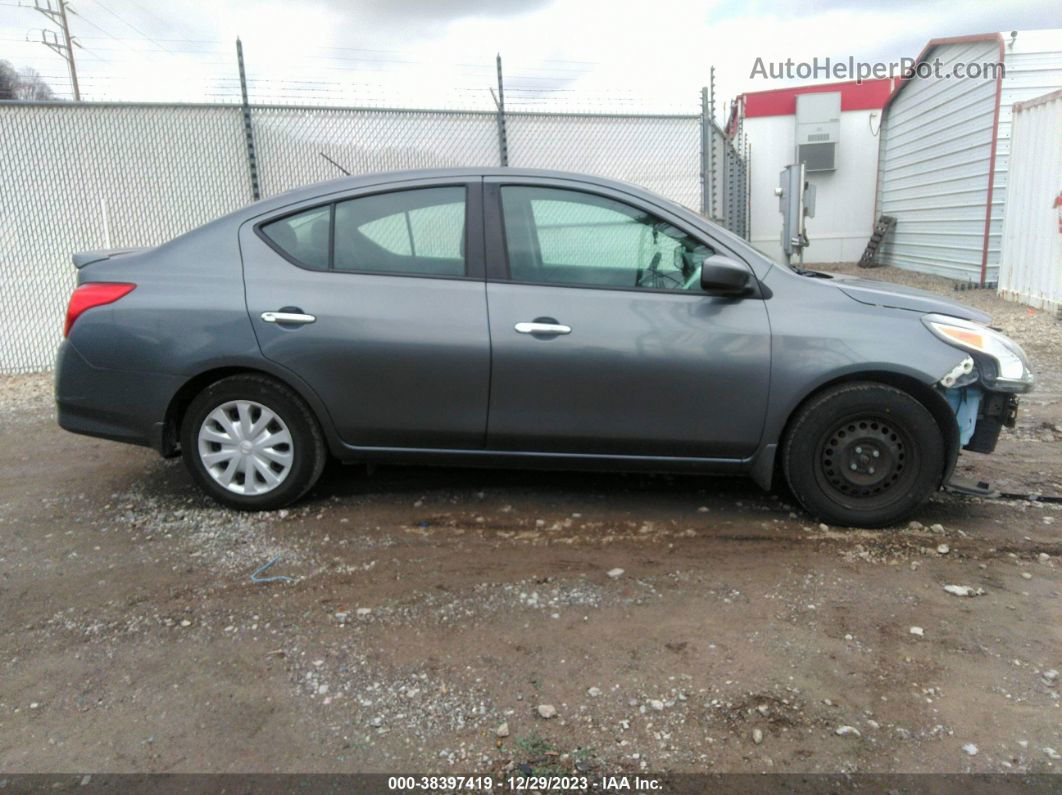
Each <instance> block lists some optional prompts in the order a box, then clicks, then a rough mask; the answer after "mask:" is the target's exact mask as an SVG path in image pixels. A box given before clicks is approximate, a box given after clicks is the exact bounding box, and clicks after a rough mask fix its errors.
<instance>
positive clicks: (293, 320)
mask: <svg viewBox="0 0 1062 795" xmlns="http://www.w3.org/2000/svg"><path fill="white" fill-rule="evenodd" d="M262 320H264V321H265V322H266V323H289V324H291V325H293V326H304V325H306V324H307V323H313V322H314V321H315V320H317V318H316V317H314V316H313V315H306V314H303V313H302V312H263V313H262Z"/></svg>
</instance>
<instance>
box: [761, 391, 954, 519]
mask: <svg viewBox="0 0 1062 795" xmlns="http://www.w3.org/2000/svg"><path fill="white" fill-rule="evenodd" d="M944 462H945V442H944V438H943V434H942V433H941V431H940V427H939V426H938V425H937V423H936V421H935V420H934V419H933V415H932V414H930V412H929V410H928V409H927V408H926V407H925V406H924V405H922V403H920V402H919V401H918V400H916V399H915V398H914V397H912V396H911V395H909V394H907V393H906V392H903V391H901V390H899V389H896V388H894V387H891V386H886V385H884V384H877V383H872V382H857V383H850V384H843V385H841V386H837V387H834V388H832V389H829V390H827V391H825V392H823V393H822V394H820V395H817V396H815V397H814V398H813V399H812V400H811V401H809V402H808V403H807V405H805V406H804V407H802V408H801V409H800V410H799V412H798V413H797V415H796V416H795V417H794V418H793V422H792V425H791V429H790V431H789V433H788V434H787V436H786V439H785V444H784V446H783V449H782V467H783V470H784V472H785V477H786V480H787V481H788V483H789V487H790V489H792V491H793V496H795V497H796V499H797V500H798V501H799V502H800V504H801V505H803V506H804V508H805V509H806V510H807V511H808V513H810V514H812V515H814V516H815V517H816V518H818V519H821V520H822V521H824V522H828V523H830V524H836V525H843V526H856V527H883V526H886V525H891V524H895V523H897V522H899V521H901V520H903V519H906V518H907V517H909V516H910V515H911V513H912V512H914V511H915V509H917V508H918V506H919V505H921V504H922V503H923V502H924V501H925V500H926V498H927V497H928V496H929V495H930V494H931V493H933V492H934V491H936V490H937V489H938V488H939V487H940V483H941V480H942V478H943V475H944Z"/></svg>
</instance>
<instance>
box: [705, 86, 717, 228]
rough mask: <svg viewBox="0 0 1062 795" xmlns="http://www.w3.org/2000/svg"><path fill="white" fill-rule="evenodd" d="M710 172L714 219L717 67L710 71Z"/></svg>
mask: <svg viewBox="0 0 1062 795" xmlns="http://www.w3.org/2000/svg"><path fill="white" fill-rule="evenodd" d="M704 167H705V170H706V171H707V172H708V207H707V215H708V217H709V218H714V217H715V215H716V208H715V67H714V66H713V67H711V68H710V69H709V70H708V156H707V158H705V166H704Z"/></svg>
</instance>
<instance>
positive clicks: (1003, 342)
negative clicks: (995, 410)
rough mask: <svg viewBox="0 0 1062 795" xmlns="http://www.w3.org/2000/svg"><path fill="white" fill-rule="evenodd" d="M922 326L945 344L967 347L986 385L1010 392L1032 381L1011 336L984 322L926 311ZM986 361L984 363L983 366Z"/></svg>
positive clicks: (1024, 387)
mask: <svg viewBox="0 0 1062 795" xmlns="http://www.w3.org/2000/svg"><path fill="white" fill-rule="evenodd" d="M922 322H923V323H925V324H926V328H928V329H929V330H930V331H932V332H933V333H934V334H936V335H937V336H938V337H940V339H942V340H944V342H946V343H948V344H949V345H954V346H955V347H957V348H962V349H963V350H966V351H970V352H971V353H973V354H980V356H976V358H977V359H978V360H979V363H980V364H981V365H982V366H981V368H980V369H981V377H982V378H983V379H984V381H985V383H986V386H988V387H989V388H995V389H1000V390H1005V391H1011V392H1024V391H1025V390H1027V389H1029V387H1030V386H1031V385H1032V382H1033V375H1032V373H1031V372H1030V371H1029V365H1028V363H1027V360H1026V358H1025V351H1023V350H1022V349H1021V346H1020V345H1018V343H1016V342H1015V341H1014V340H1012V339H1010V338H1009V337H1006V336H1004V335H1003V334H1000V333H999V332H998V331H994V330H992V329H990V328H988V327H987V326H982V325H979V324H977V323H971V322H970V321H969V320H962V319H961V318H957V317H950V316H948V315H926V316H925V317H923V318H922ZM985 365H987V366H985Z"/></svg>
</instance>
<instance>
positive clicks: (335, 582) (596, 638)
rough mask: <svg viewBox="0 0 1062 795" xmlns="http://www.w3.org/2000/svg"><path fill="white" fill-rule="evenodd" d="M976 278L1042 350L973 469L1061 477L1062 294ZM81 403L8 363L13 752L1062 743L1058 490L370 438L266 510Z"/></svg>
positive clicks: (601, 752) (326, 760)
mask: <svg viewBox="0 0 1062 795" xmlns="http://www.w3.org/2000/svg"><path fill="white" fill-rule="evenodd" d="M830 268H831V269H833V270H852V271H854V270H855V269H854V268H850V267H848V266H838V265H833V266H830ZM873 275H874V276H875V277H877V278H882V279H887V280H891V281H901V282H904V283H908V284H917V285H918V286H922V287H925V288H927V289H931V290H937V291H940V292H946V293H948V294H949V295H952V294H953V292H952V286H951V284H950V283H949V282H946V281H944V280H939V279H932V278H929V277H923V276H919V275H915V274H908V273H904V272H902V271H895V270H891V269H881V270H877V271H875V272H874V273H873ZM954 295H955V296H956V297H958V298H960V299H961V300H964V301H966V302H968V303H971V304H974V305H976V306H978V307H981V308H983V309H987V310H988V311H990V312H991V313H992V314H993V316H994V318H995V324H996V325H998V326H1000V327H1002V328H1003V329H1005V330H1006V331H1007V332H1008V333H1010V334H1012V335H1013V336H1014V337H1015V338H1017V339H1018V340H1019V342H1021V343H1022V345H1023V346H1024V347H1025V348H1026V350H1027V351H1028V353H1029V355H1030V357H1031V359H1032V361H1033V365H1034V368H1035V369H1036V372H1037V376H1038V379H1039V390H1038V391H1037V392H1036V393H1034V395H1032V396H1031V398H1030V399H1028V400H1026V401H1025V403H1024V404H1023V405H1024V409H1023V413H1022V415H1021V417H1020V420H1019V426H1018V428H1016V429H1015V430H1014V431H1007V432H1005V435H1004V437H1003V438H1002V439H1001V442H1000V448H999V450H998V451H997V453H996V454H995V455H992V456H976V455H971V454H967V455H964V456H963V457H962V458H961V460H960V461H961V469H962V471H964V472H966V473H968V474H970V475H975V476H978V477H982V478H985V479H989V480H992V481H993V482H995V483H997V484H1000V485H1003V486H1005V487H1006V488H1007V490H1013V491H1021V492H1038V493H1062V446H1060V444H1059V442H1060V440H1062V433H1060V432H1059V429H1060V428H1062V334H1060V323H1059V321H1058V319H1057V318H1055V317H1053V316H1050V315H1047V314H1043V313H1039V312H1033V311H1031V310H1027V309H1026V308H1025V307H1022V306H1019V305H1013V304H1006V303H1003V302H1001V301H1000V300H999V299H998V298H996V296H995V295H994V294H992V293H991V292H988V291H979V290H976V291H969V292H963V293H957V294H954ZM50 400H51V398H50V383H49V379H48V377H47V376H20V377H9V378H2V379H0V417H2V418H3V422H2V424H0V439H2V442H3V446H4V448H5V449H6V450H8V451H9V455H8V456H5V458H4V460H3V462H2V463H0V489H2V494H3V495H4V499H3V502H2V503H0V537H2V538H3V542H4V543H3V544H2V545H0V605H2V608H0V610H2V612H0V681H2V682H3V686H2V687H0V769H2V770H4V771H6V772H55V771H78V772H104V771H105V772H189V771H212V772H252V771H253V772H260V771H261V772H264V771H283V772H293V771H297V772H316V771H321V772H346V771H395V770H404V771H409V770H417V771H423V772H427V771H438V772H465V773H469V772H502V771H506V770H517V771H525V772H526V771H530V770H533V771H537V772H545V771H551V770H552V771H585V772H591V773H592V772H597V773H618V772H628V773H631V772H639V771H651V772H654V773H663V772H691V771H711V772H855V771H862V772H901V771H902V772H923V771H937V772H964V771H977V772H1003V771H1011V772H1053V771H1058V770H1059V769H1060V767H1062V761H1060V759H1062V710H1060V704H1062V700H1060V698H1059V692H1060V690H1062V685H1060V684H1059V675H1058V670H1059V669H1062V600H1060V591H1062V562H1060V556H1062V539H1060V537H1059V528H1060V526H1062V515H1060V510H1059V506H1054V505H1049V504H1044V503H1034V502H1001V501H992V500H980V499H963V498H958V497H953V496H948V495H944V494H941V495H938V496H937V497H935V498H934V499H933V500H932V501H931V502H930V503H929V504H927V505H926V507H925V508H924V509H923V510H922V511H921V512H920V514H919V516H918V517H917V521H915V522H913V523H912V524H911V525H909V526H906V527H900V528H893V529H890V530H883V531H862V530H847V529H843V528H831V527H826V526H825V525H818V524H815V523H813V522H811V521H810V520H809V518H808V517H807V516H805V515H804V514H802V513H801V512H800V511H799V509H798V508H796V507H794V506H792V505H790V504H788V503H787V501H786V499H787V498H786V497H785V495H784V494H776V495H768V494H763V493H761V492H760V491H759V490H758V489H757V488H756V487H755V486H754V485H752V484H751V483H748V482H745V481H743V480H726V479H706V478H690V477H650V476H640V475H639V476H617V475H611V474H609V475H600V474H571V473H527V472H519V471H503V470H497V471H481V470H457V469H427V468H397V467H395V468H380V469H379V470H377V471H376V472H375V474H373V475H372V476H367V475H366V473H365V471H364V469H363V468H357V467H341V466H338V465H337V466H333V467H330V468H329V469H328V470H327V471H326V473H325V476H324V478H323V479H322V481H321V482H320V484H319V485H318V486H317V487H316V488H315V489H314V491H313V492H312V494H311V495H310V496H309V498H308V499H306V500H304V501H303V502H301V503H300V504H298V505H296V506H294V507H293V508H291V509H289V510H285V511H277V512H272V513H263V514H255V515H249V514H239V513H234V512H231V511H227V510H224V509H222V508H219V507H217V506H216V505H214V504H212V503H210V502H208V501H207V500H206V499H204V498H203V497H201V496H200V495H199V494H198V493H197V492H196V490H195V489H194V487H193V486H192V485H191V483H190V480H189V478H188V476H187V475H186V473H185V471H184V469H183V467H182V466H181V464H180V463H179V462H172V461H162V460H160V459H159V458H158V457H157V456H156V455H155V454H153V453H152V452H151V451H148V450H142V449H137V448H131V447H125V446H121V445H116V444H112V443H109V442H104V441H99V440H94V439H88V438H84V437H77V436H73V435H71V434H67V433H65V432H63V431H61V430H59V429H58V428H57V427H56V426H55V424H54V419H53V412H52V407H51V403H50ZM28 439H32V440H33V446H32V449H31V447H30V446H29V445H27V444H26V441H27V440H28ZM275 557H279V560H278V562H277V563H276V564H275V565H274V566H273V567H272V568H271V569H270V570H268V571H267V572H265V576H270V575H283V576H286V577H290V578H291V580H290V581H275V582H268V583H254V582H252V581H251V576H250V575H251V573H252V572H253V571H255V569H257V568H258V567H259V566H262V565H263V564H265V563H267V562H268V561H270V560H272V559H273V558H275ZM956 586H957V587H956ZM960 594H968V595H960Z"/></svg>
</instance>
